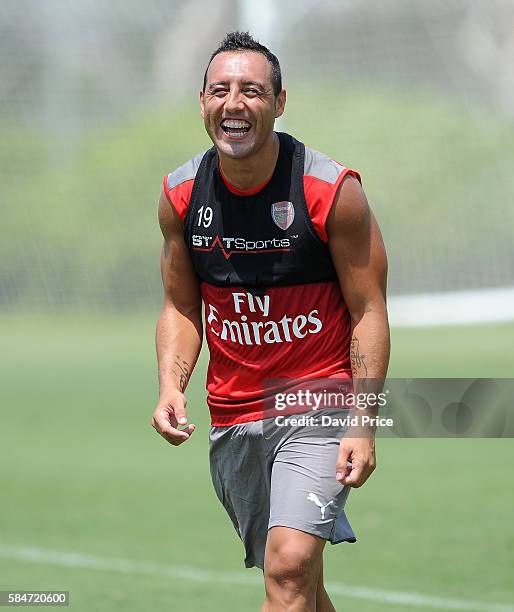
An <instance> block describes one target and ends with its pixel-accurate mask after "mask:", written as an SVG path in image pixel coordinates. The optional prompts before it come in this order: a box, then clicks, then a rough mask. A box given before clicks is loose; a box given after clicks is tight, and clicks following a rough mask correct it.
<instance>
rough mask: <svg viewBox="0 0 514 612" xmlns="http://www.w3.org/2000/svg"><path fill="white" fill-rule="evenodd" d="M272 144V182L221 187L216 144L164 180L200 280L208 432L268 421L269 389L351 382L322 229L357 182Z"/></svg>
mask: <svg viewBox="0 0 514 612" xmlns="http://www.w3.org/2000/svg"><path fill="white" fill-rule="evenodd" d="M278 136H279V139H280V152H279V157H278V160H277V165H276V167H275V171H274V174H273V176H272V177H271V179H270V180H269V181H268V182H267V183H264V184H262V185H259V186H258V187H257V188H256V189H253V190H252V191H250V192H242V191H240V190H238V189H236V188H235V187H233V186H232V185H230V184H229V183H228V181H227V180H226V179H225V177H224V176H223V174H222V172H221V171H220V166H219V160H218V156H217V152H216V150H215V149H214V148H213V149H210V150H209V151H207V152H206V153H202V154H200V155H198V156H196V157H195V158H193V159H192V160H190V161H189V162H187V163H186V164H184V165H183V166H181V167H180V168H178V169H177V170H176V171H175V172H172V173H171V174H169V175H167V176H165V177H164V191H165V193H166V196H167V198H168V200H169V202H170V203H171V204H172V205H173V206H174V207H175V209H176V210H177V212H178V214H179V215H180V217H181V219H182V221H183V224H184V237H185V240H186V244H187V246H188V249H189V252H190V255H191V259H192V262H193V266H194V268H195V270H196V272H197V274H198V277H199V280H200V288H201V293H202V298H203V302H204V307H205V328H206V338H207V343H208V346H209V350H210V360H209V368H208V374H207V392H208V395H207V403H208V405H209V408H210V412H211V420H212V424H213V425H215V426H225V425H233V424H236V423H244V422H248V421H255V420H259V419H261V418H263V415H264V412H263V411H264V393H265V385H266V384H267V382H266V381H268V382H269V381H272V380H273V379H281V380H284V379H314V378H351V367H350V334H351V327H350V316H349V313H348V310H347V308H346V304H345V302H344V299H343V296H342V294H341V290H340V288H339V283H338V279H337V275H336V273H335V269H334V267H333V264H332V260H331V257H330V253H329V250H328V246H327V233H326V228H325V225H326V220H327V216H328V213H329V211H330V208H331V206H332V203H333V201H334V198H335V195H336V192H337V190H338V187H339V186H340V184H341V182H342V181H343V179H344V178H345V177H346V176H348V175H349V174H350V175H352V176H355V177H356V178H357V179H359V180H360V176H359V174H358V173H357V172H355V171H354V170H350V169H347V168H345V167H344V166H342V165H341V164H339V163H337V162H335V161H333V160H331V159H330V158H328V157H327V156H325V155H323V154H321V153H318V152H317V151H314V150H312V149H310V148H308V147H305V146H304V145H303V144H302V143H300V142H299V141H297V140H296V139H294V138H292V137H291V136H289V135H287V134H281V133H279V134H278ZM266 416H269V415H266Z"/></svg>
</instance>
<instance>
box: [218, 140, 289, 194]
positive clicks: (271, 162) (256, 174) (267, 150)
mask: <svg viewBox="0 0 514 612" xmlns="http://www.w3.org/2000/svg"><path fill="white" fill-rule="evenodd" d="M278 151H279V141H278V136H277V135H276V134H275V132H272V133H271V135H270V137H269V139H268V140H267V141H266V143H265V144H264V145H263V146H262V148H261V149H259V152H258V154H257V155H252V156H250V157H245V158H244V159H237V158H235V159H234V158H232V157H227V156H226V155H224V154H223V153H222V152H221V151H220V153H219V159H220V164H221V167H222V169H223V174H224V175H225V178H226V179H227V180H228V181H229V183H231V184H232V185H234V187H237V188H238V189H240V190H241V191H249V190H251V189H253V188H254V187H257V186H258V185H260V184H261V183H264V182H265V181H266V180H267V179H269V178H270V177H271V175H272V174H273V171H274V170H275V165H276V163H277V158H278Z"/></svg>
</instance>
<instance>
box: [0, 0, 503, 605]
mask: <svg viewBox="0 0 514 612" xmlns="http://www.w3.org/2000/svg"><path fill="white" fill-rule="evenodd" d="M233 29H244V30H247V29H248V30H250V32H251V33H252V34H254V35H255V36H256V37H257V38H259V39H260V41H261V42H262V43H264V44H266V45H267V46H269V47H270V48H271V49H272V50H273V51H274V52H275V53H276V54H277V55H278V57H279V59H280V61H281V65H282V71H283V80H284V86H285V88H286V89H287V91H288V103H287V108H286V113H285V115H284V117H283V119H281V121H280V125H279V126H278V129H281V130H284V131H287V132H290V133H292V134H293V135H295V136H296V137H297V138H299V139H300V140H302V141H304V142H306V143H307V144H308V145H310V146H311V147H313V148H315V149H318V150H320V151H323V152H324V153H327V154H328V155H330V156H331V157H333V158H334V159H337V160H338V161H340V162H341V163H343V164H344V165H346V166H351V167H354V168H356V169H357V170H359V172H360V173H361V174H362V177H363V184H364V188H365V190H366V193H367V196H368V199H369V201H370V203H371V205H372V207H373V209H374V211H375V214H376V216H377V218H378V220H379V223H380V225H381V228H382V232H383V234H384V239H385V242H386V247H387V250H388V255H389V263H390V273H389V303H390V312H391V322H392V324H393V329H392V340H393V351H392V360H391V369H390V373H391V375H392V376H396V377H421V376H434V377H435V376H439V377H450V376H462V377H482V376H483V377H512V374H513V372H514V349H513V348H512V347H513V344H514V322H513V321H514V233H513V229H512V228H513V227H514V206H513V202H514V70H513V69H512V66H513V65H514V2H513V1H512V0H437V1H432V2H428V1H426V0H385V1H384V0H380V1H379V0H368V2H366V3H363V2H359V1H357V0H337V1H336V0H319V1H315V0H295V1H294V2H293V1H292V0H281V1H280V2H273V1H272V0H260V1H259V2H255V1H250V0H218V1H217V2H215V3H212V2H207V1H205V0H187V1H185V0H166V1H164V0H147V1H146V2H145V3H140V2H134V1H133V0H125V1H123V2H121V1H120V0H111V1H110V2H106V1H104V0H77V1H76V2H73V3H65V2H60V1H58V0H45V2H40V1H38V0H4V1H3V2H2V3H1V5H0V134H1V138H0V206H1V209H0V211H1V216H0V220H1V221H0V222H1V230H2V231H1V233H0V346H1V347H2V351H1V354H0V366H1V370H0V372H1V374H0V376H1V383H0V401H1V412H0V431H1V432H2V437H1V443H0V453H1V457H0V495H1V497H2V504H1V505H0V589H2V588H4V589H5V588H24V589H31V588H32V589H34V588H42V589H43V588H44V589H59V588H68V589H69V590H70V591H71V598H72V600H71V601H72V607H73V608H74V609H76V610H84V611H90V610H112V611H114V610H134V611H136V610H137V611H139V610H141V609H142V607H143V606H147V607H148V606H149V607H150V608H151V609H153V610H156V611H158V610H191V611H197V610H225V609H226V608H227V604H226V601H227V589H229V588H230V602H231V607H232V609H237V610H253V609H255V610H256V609H258V607H259V604H260V600H261V597H262V592H261V586H260V582H259V575H258V572H246V573H245V572H244V571H243V569H242V566H241V558H242V551H241V546H240V543H239V542H238V541H237V538H236V537H235V534H234V533H233V531H232V527H231V526H230V525H229V521H228V519H227V517H226V516H225V514H224V511H223V510H222V508H221V506H220V505H219V502H218V501H217V500H216V499H215V497H214V493H213V491H212V487H211V484H210V478H209V468H208V457H207V432H208V426H209V425H208V415H207V408H206V406H205V391H204V378H205V365H206V355H205V354H203V355H202V357H201V359H200V362H199V365H198V367H197V370H196V372H195V376H194V378H193V379H192V381H191V384H190V387H189V394H188V395H189V406H190V408H189V411H190V418H191V420H193V421H194V422H196V423H197V424H198V426H199V427H198V431H197V432H196V433H195V436H193V438H192V439H191V440H190V441H189V442H188V443H187V444H186V445H183V447H181V448H180V449H172V448H171V447H168V446H166V444H165V443H164V442H163V440H161V439H159V438H158V437H157V436H156V435H155V434H154V433H153V430H151V429H150V427H149V421H150V417H151V413H152V411H153V407H154V404H155V402H156V399H157V386H156V373H155V372H156V367H155V357H154V348H153V335H154V326H155V320H156V318H157V316H158V312H159V307H160V301H161V289H160V276H159V251H160V247H161V241H162V239H161V235H160V232H159V229H158V224H157V218H156V203H157V199H158V195H159V191H160V186H161V181H162V177H163V175H164V174H167V173H168V172H170V171H172V170H173V169H175V168H176V167H177V166H179V165H180V164H182V163H183V162H185V161H186V160H187V159H189V158H190V157H192V156H193V155H195V154H196V153H198V152H199V151H201V150H204V149H206V148H208V147H209V146H210V145H211V143H210V141H209V140H208V138H207V136H206V134H205V132H204V128H203V124H202V121H201V118H200V115H199V110H198V91H199V88H200V86H201V82H202V78H203V73H204V70H205V66H206V63H207V61H208V58H209V56H210V53H211V52H212V51H213V50H214V49H215V48H216V46H217V44H218V42H219V41H220V40H221V39H222V38H223V37H224V35H225V33H226V32H227V31H230V30H233ZM512 458H513V454H512V443H511V441H510V440H422V439H419V440H382V441H380V445H379V466H380V469H379V470H377V472H376V473H375V474H374V476H373V479H372V480H371V481H370V483H369V484H368V485H367V486H366V487H364V488H363V489H362V490H359V491H358V492H352V495H351V497H350V501H349V504H348V515H349V517H350V520H351V522H352V524H353V525H354V527H355V530H356V532H357V535H358V537H359V543H358V544H356V545H355V546H352V547H351V546H349V545H342V546H339V547H334V549H331V550H329V551H328V553H327V554H328V559H327V563H326V565H327V568H326V573H327V576H328V579H329V580H330V581H331V589H332V593H333V594H334V601H335V603H336V607H338V609H340V608H339V606H340V607H341V609H343V608H344V609H352V610H359V611H361V610H362V611H368V610H369V611H378V610H384V609H390V610H397V609H398V610H409V609H419V608H420V607H421V608H423V607H425V608H427V609H428V608H432V609H466V610H475V609H476V610H498V611H499V610H500V609H501V610H504V611H505V610H513V609H514V608H513V607H512V606H513V603H514V588H513V584H512V568H513V567H514V532H513V529H512V526H511V520H510V519H509V507H511V506H512V501H513V498H512V492H511V488H512V486H511V485H512V475H511V471H510V462H511V461H512ZM508 483H510V487H509V486H507V485H508ZM484 566H486V567H485V569H484ZM352 589H353V590H352ZM384 593H386V594H384ZM387 593H389V595H387ZM391 593H396V595H394V596H393V595H391ZM412 593H415V594H417V595H416V597H418V599H413V598H412V596H410V595H409V594H412ZM402 594H403V595H402ZM347 598H350V599H349V600H348V599H347ZM456 599H459V601H461V603H460V604H459V603H458V602H457V603H456ZM462 600H465V601H464V602H462ZM348 601H350V604H349V608H348ZM459 605H460V607H458V606H459Z"/></svg>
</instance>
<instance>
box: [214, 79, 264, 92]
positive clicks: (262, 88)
mask: <svg viewBox="0 0 514 612" xmlns="http://www.w3.org/2000/svg"><path fill="white" fill-rule="evenodd" d="M228 84H229V82H228V81H216V82H215V83H208V84H207V87H208V89H214V88H215V87H220V86H221V85H223V86H227V85H228ZM242 85H243V87H248V86H250V85H251V86H252V87H256V88H257V89H259V90H260V91H265V87H264V86H263V85H262V83H257V82H256V81H243V83H242Z"/></svg>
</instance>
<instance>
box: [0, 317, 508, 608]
mask: <svg viewBox="0 0 514 612" xmlns="http://www.w3.org/2000/svg"><path fill="white" fill-rule="evenodd" d="M153 326H154V321H153V320H152V318H150V317H148V316H145V317H143V316H141V317H129V316H122V317H118V318H115V317H111V318H106V317H98V318H94V317H91V318H67V317H65V316H63V317H61V318H60V319H59V320H57V319H50V318H41V319H38V318H35V317H33V318H28V317H21V316H20V317H9V318H7V317H3V318H0V338H1V342H2V353H1V356H0V362H1V372H2V384H1V388H0V400H1V406H2V410H1V433H2V435H1V449H2V461H1V464H0V487H1V489H0V490H1V500H2V503H1V511H0V589H6V588H11V589H13V588H18V589H38V588H39V589H67V590H69V591H70V592H71V599H72V605H71V609H73V610H75V611H77V612H79V611H80V612H100V611H109V612H115V611H116V612H117V611H120V612H121V611H123V612H140V611H141V610H152V611H154V612H164V611H168V610H177V611H191V612H193V611H194V612H197V611H203V610H209V611H224V610H229V609H230V610H258V609H259V606H260V602H261V599H262V587H261V585H260V582H259V575H260V572H259V571H258V570H244V569H243V567H242V547H241V545H240V543H239V541H238V540H237V538H236V536H235V533H234V532H233V529H232V526H231V525H230V524H229V520H228V518H227V517H226V515H225V513H224V510H223V509H222V508H221V506H220V504H219V502H218V501H217V499H216V498H215V495H214V492H213V490H212V487H211V483H210V476H209V469H208V456H207V450H208V447H207V433H208V415H207V409H206V406H205V401H204V396H205V393H204V389H203V379H204V376H205V357H203V358H202V360H201V362H200V364H199V366H198V368H197V372H196V374H195V377H194V378H193V380H192V382H191V386H190V390H189V394H188V395H189V414H190V418H191V419H192V420H194V422H196V423H197V425H198V430H197V432H196V433H195V434H194V436H193V437H192V439H191V440H190V441H189V442H188V443H187V444H185V445H183V446H182V447H180V448H172V447H170V446H168V445H167V444H166V443H165V442H164V441H163V440H162V439H161V438H159V437H158V436H157V434H155V432H154V431H153V430H152V429H151V428H150V426H149V421H150V416H151V413H152V411H153V406H154V402H155V400H156V375H155V360H154V348H153ZM512 346H514V326H512V325H508V326H507V325H504V326H491V327H480V328H459V329H446V328H440V329H430V330H396V331H394V333H393V359H392V364H391V370H390V373H391V375H393V376H452V375H453V376H470V377H477V376H495V377H510V376H512V372H513V371H514V350H513V349H512ZM513 456H514V454H513V444H512V440H510V439H505V440H477V439H473V440H439V439H411V440H405V439H395V440H379V443H378V462H379V466H378V469H377V471H376V472H375V474H374V475H373V477H372V479H371V480H370V481H369V483H368V484H367V485H366V486H365V487H364V488H362V489H361V490H359V491H353V492H352V494H351V495H350V498H349V501H348V505H347V513H348V515H349V518H350V520H351V522H352V525H353V526H354V529H355V531H356V533H357V535H358V537H359V542H358V543H357V544H355V545H347V544H342V545H339V546H335V547H330V548H329V549H328V551H327V560H326V570H325V573H326V577H327V580H328V581H330V582H331V583H341V584H347V585H353V586H355V585H358V586H362V587H368V588H374V589H386V590H394V591H406V592H418V593H422V594H424V595H429V596H437V597H442V598H461V599H468V600H473V601H481V602H490V603H493V602H503V603H510V604H514V581H513V568H514V529H513V527H512V505H513V502H514V496H513V493H512V484H513V479H512V459H513ZM6 546H11V547H24V546H25V547H27V546H29V547H35V548H38V549H45V550H47V549H48V550H54V551H61V552H69V553H81V554H84V555H91V556H93V557H95V558H97V557H98V558H102V559H106V558H107V559H111V558H117V559H125V560H127V561H133V562H135V563H141V562H152V563H155V564H162V565H163V566H175V567H177V566H180V567H182V575H181V576H173V575H172V573H170V574H169V575H166V571H164V570H162V568H161V569H159V568H158V567H156V566H139V570H137V568H134V567H131V566H118V568H117V569H118V571H115V569H116V568H113V567H111V566H112V563H111V564H109V563H107V565H108V566H109V567H103V568H102V567H97V568H91V567H83V565H84V563H83V562H82V561H77V563H78V566H76V567H72V566H70V558H69V557H67V558H66V559H68V561H67V564H68V566H65V565H63V564H62V563H61V562H60V561H59V559H57V560H56V564H52V563H50V562H49V561H50V559H46V560H40V561H38V562H34V561H32V562H29V561H27V560H25V561H22V560H19V559H18V560H16V559H12V558H8V557H9V556H12V555H11V554H9V553H8V552H6V551H7V549H6V548H5V547H6ZM11 550H12V549H11ZM81 565H82V566H81ZM85 565H87V563H85ZM191 568H193V569H194V570H196V573H192V572H189V573H188V571H187V570H188V569H191ZM122 570H123V571H122ZM136 570H137V571H136ZM200 570H205V572H207V573H205V574H202V573H201V571H200ZM227 573H235V577H234V579H233V580H232V579H231V578H230V576H229V575H227ZM241 576H242V578H240V583H239V582H238V579H239V578H238V577H241ZM252 576H253V579H254V580H255V582H254V583H252V582H251V579H248V577H252ZM245 577H246V581H245ZM334 602H335V604H336V607H337V609H338V610H352V611H358V612H361V611H362V612H378V611H382V610H392V611H393V610H411V609H412V610H419V609H422V608H419V607H415V606H413V605H400V604H397V603H396V604H388V603H384V602H378V601H371V600H368V599H366V598H363V599H359V598H354V597H350V598H347V597H344V596H342V595H340V594H339V595H335V596H334ZM426 609H428V608H426ZM469 609H471V608H469ZM477 609H484V608H477ZM488 609H489V608H488ZM491 609H492V608H491Z"/></svg>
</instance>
